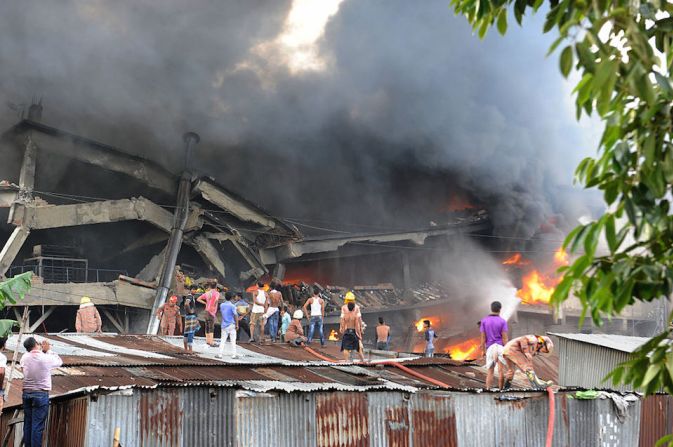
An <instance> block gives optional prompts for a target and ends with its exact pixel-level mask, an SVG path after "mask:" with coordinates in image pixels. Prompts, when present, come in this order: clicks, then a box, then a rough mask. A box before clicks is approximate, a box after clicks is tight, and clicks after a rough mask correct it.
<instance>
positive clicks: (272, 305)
mask: <svg viewBox="0 0 673 447" xmlns="http://www.w3.org/2000/svg"><path fill="white" fill-rule="evenodd" d="M280 286H281V285H280V283H278V282H272V283H271V291H270V292H269V307H268V308H267V309H266V312H265V313H264V319H265V320H266V321H267V322H268V323H269V334H270V335H271V341H272V342H273V343H275V342H276V339H277V338H278V323H279V322H280V308H281V307H283V294H282V293H280V290H279V289H280Z"/></svg>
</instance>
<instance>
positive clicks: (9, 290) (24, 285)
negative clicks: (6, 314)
mask: <svg viewBox="0 0 673 447" xmlns="http://www.w3.org/2000/svg"><path fill="white" fill-rule="evenodd" d="M32 277H33V272H26V273H22V274H20V275H16V276H15V277H13V278H10V279H8V280H6V281H3V282H0V309H2V308H3V307H5V303H6V302H7V301H9V302H10V303H12V304H14V303H16V300H17V299H23V297H24V296H25V295H26V293H28V291H29V290H30V287H31V282H30V280H31V278H32Z"/></svg>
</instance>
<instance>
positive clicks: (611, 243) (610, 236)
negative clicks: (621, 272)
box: [605, 214, 617, 253]
mask: <svg viewBox="0 0 673 447" xmlns="http://www.w3.org/2000/svg"><path fill="white" fill-rule="evenodd" d="M608 216H609V217H608V218H607V219H606V220H605V239H606V241H607V242H608V248H609V249H610V253H614V252H615V251H617V234H616V232H615V216H614V215H613V214H609V215H608Z"/></svg>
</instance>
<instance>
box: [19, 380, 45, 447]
mask: <svg viewBox="0 0 673 447" xmlns="http://www.w3.org/2000/svg"><path fill="white" fill-rule="evenodd" d="M47 414H49V393H47V392H46V391H24V393H23V445H24V446H25V447H42V433H43V432H44V424H45V422H46V421H47Z"/></svg>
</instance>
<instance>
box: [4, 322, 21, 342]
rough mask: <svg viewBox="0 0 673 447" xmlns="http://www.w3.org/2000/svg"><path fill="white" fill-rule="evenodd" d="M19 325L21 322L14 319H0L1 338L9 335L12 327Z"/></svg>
mask: <svg viewBox="0 0 673 447" xmlns="http://www.w3.org/2000/svg"><path fill="white" fill-rule="evenodd" d="M18 326H19V323H17V322H16V321H14V320H0V338H4V337H7V336H8V335H9V334H10V333H11V332H12V328H14V327H18Z"/></svg>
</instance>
